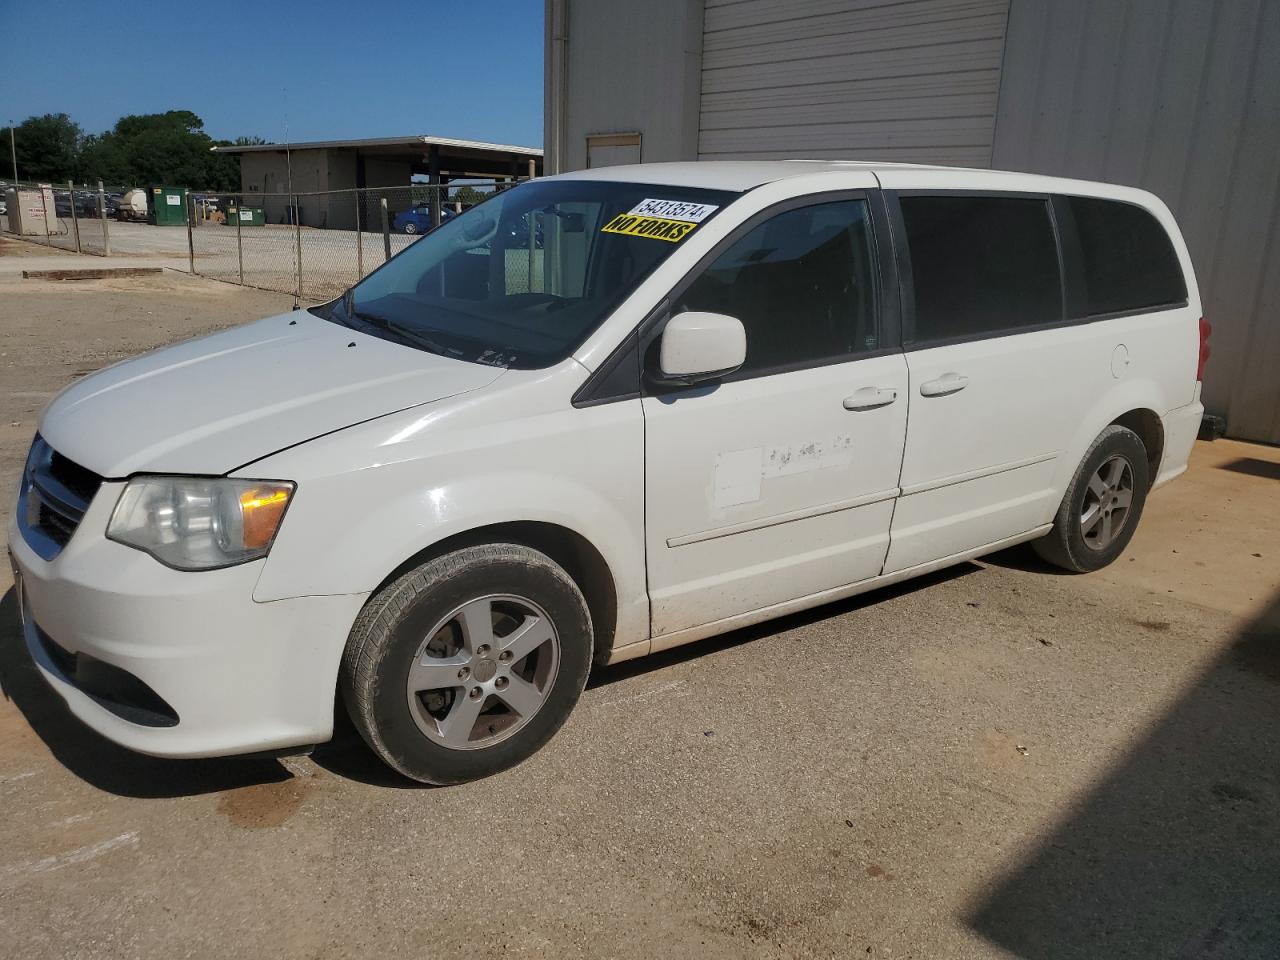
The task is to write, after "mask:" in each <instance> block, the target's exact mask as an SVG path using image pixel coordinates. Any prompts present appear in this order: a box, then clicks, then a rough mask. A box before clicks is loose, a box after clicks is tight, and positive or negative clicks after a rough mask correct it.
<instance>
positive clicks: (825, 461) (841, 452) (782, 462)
mask: <svg viewBox="0 0 1280 960" xmlns="http://www.w3.org/2000/svg"><path fill="white" fill-rule="evenodd" d="M852 460H853V439H852V438H851V437H847V436H837V437H832V438H830V439H829V440H810V441H808V442H806V443H792V444H787V445H786V446H782V447H771V448H770V449H769V451H768V453H767V454H766V455H765V457H764V475H765V476H766V477H785V476H787V475H788V474H792V473H807V472H809V471H810V470H821V469H823V468H824V467H841V466H844V465H845V464H848V463H849V462H851V461H852Z"/></svg>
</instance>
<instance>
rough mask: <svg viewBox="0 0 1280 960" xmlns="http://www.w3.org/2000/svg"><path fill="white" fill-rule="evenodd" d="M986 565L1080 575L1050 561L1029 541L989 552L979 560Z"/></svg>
mask: <svg viewBox="0 0 1280 960" xmlns="http://www.w3.org/2000/svg"><path fill="white" fill-rule="evenodd" d="M979 562H980V563H982V564H983V565H985V566H991V567H1000V568H1001V569H1004V570H1021V571H1023V572H1024V573H1038V574H1044V575H1045V576H1050V577H1078V576H1080V574H1078V573H1074V572H1072V571H1071V570H1064V569H1062V567H1059V566H1056V565H1054V564H1052V563H1050V562H1049V561H1048V560H1045V559H1043V558H1042V557H1041V556H1040V554H1038V553H1036V549H1035V547H1033V546H1031V544H1029V543H1020V544H1018V545H1017V546H1016V547H1006V548H1005V549H1003V550H1001V551H999V552H998V553H989V554H987V555H986V556H985V557H981V558H980V560H979Z"/></svg>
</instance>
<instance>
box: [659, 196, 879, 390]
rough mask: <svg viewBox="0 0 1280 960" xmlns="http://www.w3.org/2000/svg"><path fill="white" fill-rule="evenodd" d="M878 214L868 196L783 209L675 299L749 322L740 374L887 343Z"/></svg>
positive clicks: (822, 359)
mask: <svg viewBox="0 0 1280 960" xmlns="http://www.w3.org/2000/svg"><path fill="white" fill-rule="evenodd" d="M872 241H873V238H872V229H871V215H870V211H869V210H868V208H867V203H866V201H865V200H839V201H834V202H831V203H820V204H814V205H812V206H805V207H799V208H796V209H793V210H787V211H784V212H783V213H779V214H777V215H775V216H773V217H771V218H770V219H768V220H766V221H765V222H764V223H761V224H759V225H758V226H756V227H754V228H753V229H751V230H750V231H749V232H748V233H747V234H746V235H745V236H743V237H742V238H741V239H739V240H738V241H737V242H735V243H734V244H733V245H732V246H731V247H729V249H727V250H726V251H724V253H722V254H721V255H720V256H719V257H717V258H716V260H715V262H714V263H712V264H711V265H710V266H709V267H707V268H706V269H705V270H704V271H703V273H702V274H701V276H699V277H698V278H697V279H696V280H694V281H693V283H692V284H691V285H690V286H689V288H688V289H687V290H686V291H685V293H684V295H683V296H682V297H681V298H680V301H679V303H678V304H677V305H676V311H675V312H677V313H679V312H683V311H686V310H705V311H708V312H711V313H724V314H728V315H729V316H732V317H737V318H738V319H739V320H741V321H742V325H743V327H744V328H745V329H746V332H747V359H746V362H745V363H744V364H743V366H742V368H741V371H740V373H739V376H741V375H742V374H746V375H748V376H762V375H765V374H768V373H773V372H781V371H782V370H785V369H790V368H794V367H799V366H805V365H814V366H816V365H818V364H822V363H830V362H835V361H838V360H840V359H843V358H846V357H850V356H853V355H855V354H858V353H864V352H866V351H869V350H875V349H876V348H877V347H878V346H879V341H878V333H877V322H876V318H877V307H876V284H875V277H876V272H875V262H874V259H873V256H874V255H873V253H872Z"/></svg>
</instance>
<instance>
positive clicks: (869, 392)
mask: <svg viewBox="0 0 1280 960" xmlns="http://www.w3.org/2000/svg"><path fill="white" fill-rule="evenodd" d="M897 399H898V391H897V390H895V389H893V387H862V388H861V389H859V390H855V391H853V393H851V394H850V395H849V396H847V397H845V398H844V408H845V409H846V410H875V409H876V408H877V407H887V406H888V405H889V404H891V403H893V401H895V400H897Z"/></svg>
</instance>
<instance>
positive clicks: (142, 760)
mask: <svg viewBox="0 0 1280 960" xmlns="http://www.w3.org/2000/svg"><path fill="white" fill-rule="evenodd" d="M979 569H981V568H980V567H979V566H978V565H977V564H974V563H963V564H958V565H957V566H954V567H949V568H947V569H945V570H939V571H936V572H934V573H931V574H927V575H925V576H922V577H917V578H915V579H913V580H908V581H906V582H904V583H900V584H895V585H894V586H891V587H884V588H882V589H880V590H874V591H872V592H870V593H866V594H862V595H860V596H857V597H851V598H849V599H847V600H840V601H836V602H834V603H829V604H824V605H823V606H820V607H815V608H814V609H812V610H806V611H803V612H800V613H794V614H790V615H789V616H786V617H781V618H779V619H777V620H770V621H766V622H765V623H760V624H756V625H754V626H751V627H745V628H743V629H741V630H734V631H732V632H731V633H727V634H723V635H721V636H717V637H710V638H708V639H706V640H702V641H699V642H696V643H691V644H688V645H686V646H683V647H676V648H674V649H672V650H666V651H663V652H661V653H656V654H654V655H652V656H649V657H643V658H641V659H638V660H629V661H626V662H624V663H620V664H617V665H615V666H611V667H603V666H598V667H596V668H595V669H593V670H592V672H591V677H590V678H589V679H588V681H587V686H588V688H594V687H600V686H607V685H608V684H612V683H617V682H618V681H620V680H625V679H628V678H630V677H635V676H638V675H640V674H644V673H649V672H651V671H655V670H662V669H665V668H667V667H670V666H673V665H675V664H678V663H683V662H685V661H687V660H692V659H694V658H696V657H702V656H706V655H708V654H711V653H715V652H717V651H720V650H727V649H730V648H732V647H737V646H741V645H742V644H746V643H751V642H753V641H756V640H761V639H765V638H767V637H770V636H774V635H776V634H778V633H782V632H784V631H787V630H794V629H797V628H800V627H804V626H806V625H808V624H811V623H815V622H817V621H820V620H823V619H826V618H828V617H832V616H838V615H840V614H842V613H848V612H850V611H853V610H859V609H862V608H863V607H867V606H870V605H872V604H875V603H881V602H883V601H885V600H888V599H891V598H893V597H897V596H902V595H904V594H908V593H911V592H913V591H916V590H924V589H928V588H929V587H931V586H935V585H937V584H940V583H945V582H947V581H949V580H954V579H956V578H958V577H963V576H966V575H968V574H971V573H975V572H977V571H978V570H979ZM0 691H2V692H3V695H4V696H5V698H6V699H8V700H11V701H13V703H14V704H15V705H16V706H17V708H18V710H19V712H21V713H22V715H23V717H25V718H26V721H27V723H28V724H30V726H31V728H32V729H33V730H34V731H35V733H36V735H37V736H39V737H40V739H41V740H42V741H43V742H44V743H45V745H46V746H47V747H48V748H49V750H50V752H51V753H52V754H53V755H54V757H55V758H56V759H57V760H58V761H59V762H60V763H62V764H63V766H65V767H66V768H67V769H68V770H70V771H71V772H72V773H74V774H75V775H76V776H78V777H79V778H80V779H82V780H84V781H85V782H86V783H89V784H91V785H93V786H95V787H97V788H98V789H100V790H104V791H107V792H109V793H114V794H117V795H119V796H131V797H142V798H157V797H179V796H190V795H195V794H201V793H216V792H218V791H222V790H231V789H235V788H237V787H244V786H251V785H253V784H259V783H273V782H280V781H283V780H287V779H289V777H290V776H291V774H290V773H289V771H288V770H286V769H285V768H284V767H283V766H282V765H281V764H280V763H279V762H278V761H276V760H274V759H259V758H236V757H231V758H219V759H207V760H161V759H157V758H154V757H145V756H142V755H141V754H136V753H133V752H132V751H129V750H126V749H124V748H123V747H119V746H117V745H115V744H114V743H111V742H110V741H109V740H106V739H105V738H103V737H101V736H99V735H98V734H96V733H94V732H93V731H92V730H90V729H89V728H88V727H86V726H84V724H82V723H80V721H78V720H77V719H76V718H75V717H74V716H72V714H71V712H70V711H69V710H68V709H67V707H66V705H65V704H64V703H63V702H62V700H61V698H59V697H58V695H57V694H56V693H54V692H53V691H52V690H50V689H49V686H48V684H46V683H45V681H44V678H43V677H41V676H40V673H39V671H37V669H36V667H35V664H33V663H32V662H31V657H30V655H29V654H28V652H27V649H26V645H25V644H24V643H23V641H22V635H21V627H20V625H19V622H18V609H17V595H16V593H15V591H14V590H13V589H12V588H10V589H9V590H8V592H7V593H6V594H5V595H4V597H3V598H2V599H0ZM311 759H312V760H313V761H314V762H315V763H316V765H317V766H319V767H321V768H322V769H324V770H326V771H328V772H329V773H332V774H334V775H336V776H340V777H343V778H345V779H349V780H353V781H356V782H358V783H364V784H368V785H371V786H378V787H390V788H397V789H419V788H422V787H423V784H420V783H417V782H415V781H413V780H409V779H408V778H406V777H403V776H401V775H400V774H398V773H396V772H395V771H394V770H391V769H390V768H389V767H387V766H386V765H385V764H383V763H382V761H380V760H379V759H378V758H377V757H376V756H375V755H374V753H373V752H372V751H371V750H370V749H369V747H368V746H367V745H366V744H365V742H364V741H363V740H362V739H361V737H360V735H359V733H358V732H357V731H356V729H355V727H354V726H353V725H352V723H351V720H350V718H349V717H348V716H347V714H346V710H345V709H343V707H342V705H341V704H340V703H339V704H337V705H336V709H335V714H334V736H333V739H332V740H331V741H329V742H328V743H324V744H320V745H319V746H317V747H316V748H315V750H314V752H313V753H312V755H311Z"/></svg>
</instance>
